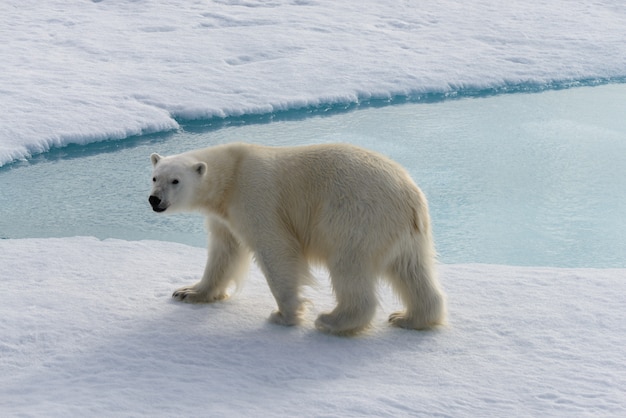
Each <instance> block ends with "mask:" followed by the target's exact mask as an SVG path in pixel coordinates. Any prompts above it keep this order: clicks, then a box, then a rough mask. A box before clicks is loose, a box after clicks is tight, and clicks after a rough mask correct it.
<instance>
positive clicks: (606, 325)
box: [0, 238, 626, 417]
mask: <svg viewBox="0 0 626 418" xmlns="http://www.w3.org/2000/svg"><path fill="white" fill-rule="evenodd" d="M204 262H205V251H204V250H202V249H198V248H194V247H188V246H184V245H182V244H174V243H164V242H157V241H140V242H129V241H119V240H105V241H99V240H97V239H95V238H63V239H24V240H0V278H1V281H0V291H1V293H2V304H1V305H0V318H1V319H0V335H2V338H1V339H0V376H1V377H0V415H2V416H19V415H24V416H150V417H154V416H215V417H223V416H259V417H260V416H283V417H286V416H338V417H350V416H355V417H362V416H377V417H381V416H388V417H399V416H468V417H469V416H624V415H625V414H626V393H625V392H624V388H625V387H626V351H624V347H625V346H626V323H625V322H624V315H623V312H624V305H625V302H626V296H625V295H626V281H625V280H624V277H626V270H623V269H622V270H618V269H614V270H612V269H603V270H591V269H590V270H587V269H553V268H527V267H526V268H523V267H506V266H494V265H443V266H440V274H441V279H442V284H443V286H444V287H445V289H446V291H447V293H448V298H449V310H450V313H449V325H448V326H447V327H444V328H441V329H439V330H437V331H429V332H418V331H407V330H402V329H397V328H392V327H390V326H389V325H388V324H387V322H386V317H387V315H388V314H389V313H391V312H392V311H393V310H396V309H398V308H399V305H398V302H397V301H396V300H395V298H394V297H393V296H392V294H391V292H390V291H389V289H387V288H385V287H382V288H381V299H382V303H381V306H380V308H379V310H378V315H377V316H376V318H375V320H374V322H373V327H372V329H371V330H369V331H368V332H366V333H365V334H363V335H361V336H359V337H356V338H340V337H333V336H328V335H325V334H321V333H319V332H317V331H316V330H314V327H313V321H314V318H315V316H316V315H317V314H318V313H319V312H321V311H325V310H328V309H330V308H331V307H332V306H333V298H332V295H331V292H330V286H329V283H328V280H327V278H326V274H325V273H324V271H323V270H320V271H318V273H317V274H316V276H317V277H318V279H319V280H318V282H319V284H318V286H317V287H315V288H313V289H310V290H309V291H307V297H309V298H310V299H311V300H312V302H313V304H312V305H311V306H309V311H308V313H307V316H306V319H305V321H304V324H303V325H302V326H299V327H291V328H284V327H280V326H277V325H273V324H270V323H269V322H267V320H266V318H267V317H268V315H269V314H270V312H271V310H272V309H274V308H275V303H274V300H273V298H272V296H271V294H270V291H269V289H268V287H267V285H266V283H265V280H264V279H263V277H262V275H261V273H260V272H259V270H258V269H257V268H256V267H253V268H252V270H251V273H250V275H249V277H248V280H247V282H246V284H245V286H244V288H243V290H242V291H240V292H239V293H237V294H235V295H233V296H232V298H231V299H230V300H227V301H224V302H220V303H215V304H210V305H197V306H194V305H188V304H184V303H178V302H174V301H172V299H171V298H170V295H171V292H172V291H173V290H174V289H176V288H177V287H180V286H183V285H186V284H190V283H192V282H194V281H195V280H196V279H197V278H198V277H199V275H200V274H201V273H202V269H203V265H204Z"/></svg>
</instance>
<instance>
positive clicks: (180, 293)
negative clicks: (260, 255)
mask: <svg viewBox="0 0 626 418" xmlns="http://www.w3.org/2000/svg"><path fill="white" fill-rule="evenodd" d="M207 226H208V227H209V230H210V232H211V236H210V239H211V243H210V250H209V255H208V259H207V264H206V267H205V268H204V274H203V276H202V279H201V280H200V281H199V282H198V283H196V284H194V285H191V286H184V287H181V288H180V289H177V290H176V291H175V292H174V294H173V295H172V297H173V298H174V299H176V300H179V301H182V302H187V303H209V302H215V301H218V300H222V299H226V298H227V297H228V294H227V293H226V291H227V289H228V286H229V285H230V284H231V283H232V282H235V283H236V284H237V285H239V283H240V282H241V280H242V279H243V278H244V277H245V274H246V272H247V270H248V266H249V264H250V253H249V251H248V250H247V249H246V248H244V247H243V246H242V245H241V243H240V242H239V241H238V240H237V238H235V236H233V234H232V233H231V232H230V230H229V229H228V227H227V226H226V225H224V224H222V223H221V222H219V221H211V222H207Z"/></svg>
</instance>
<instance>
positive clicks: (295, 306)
mask: <svg viewBox="0 0 626 418" xmlns="http://www.w3.org/2000/svg"><path fill="white" fill-rule="evenodd" d="M286 235H287V234H284V235H282V236H278V237H276V236H269V234H267V235H265V236H266V237H267V238H266V240H265V242H264V244H263V245H262V247H263V248H261V249H258V250H257V251H256V252H255V257H256V260H257V263H258V265H259V267H260V268H261V270H262V271H263V273H264V275H265V278H266V280H267V284H268V285H269V287H270V290H271V291H272V295H273V296H274V299H276V304H277V305H278V310H277V311H274V312H272V314H271V315H270V317H269V320H270V321H271V322H273V323H275V324H278V325H287V326H290V325H298V324H300V322H301V316H302V313H303V302H304V301H303V300H302V298H301V297H300V290H301V287H302V285H304V284H310V282H311V281H312V279H311V277H310V272H309V265H308V263H307V261H306V260H305V258H304V256H303V255H302V254H301V253H300V251H299V246H298V244H297V242H295V240H293V239H291V238H290V237H287V236H286Z"/></svg>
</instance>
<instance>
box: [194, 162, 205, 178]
mask: <svg viewBox="0 0 626 418" xmlns="http://www.w3.org/2000/svg"><path fill="white" fill-rule="evenodd" d="M206 170H207V165H206V163H203V162H199V163H195V164H194V165H193V171H195V172H196V173H198V174H199V175H201V176H202V175H204V173H206Z"/></svg>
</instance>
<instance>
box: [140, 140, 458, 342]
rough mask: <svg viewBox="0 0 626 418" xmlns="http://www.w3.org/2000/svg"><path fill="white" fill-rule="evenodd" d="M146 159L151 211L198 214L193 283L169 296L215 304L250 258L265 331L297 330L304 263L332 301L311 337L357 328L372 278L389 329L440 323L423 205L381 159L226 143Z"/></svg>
mask: <svg viewBox="0 0 626 418" xmlns="http://www.w3.org/2000/svg"><path fill="white" fill-rule="evenodd" d="M151 160H152V164H153V166H154V172H153V177H152V182H153V187H152V193H151V195H150V198H149V201H150V204H151V205H152V208H153V209H154V211H156V212H165V211H167V212H175V211H199V212H202V213H204V214H205V215H207V227H208V229H209V232H210V239H211V241H212V242H211V245H210V251H209V257H208V261H207V264H206V268H205V270H204V275H203V276H202V279H201V280H200V281H199V282H198V283H196V284H194V285H192V286H186V287H182V288H180V289H178V290H176V291H175V292H174V294H173V298H174V299H176V300H179V301H184V302H189V303H206V302H213V301H217V300H221V299H224V298H226V297H227V294H226V291H227V288H228V287H229V285H231V284H232V283H233V282H235V283H236V284H239V281H240V280H241V279H242V277H243V276H244V275H245V273H246V271H247V267H248V263H249V260H250V258H251V257H250V256H251V255H254V257H255V259H256V262H257V263H258V265H259V267H260V268H261V270H262V271H263V273H264V274H265V277H266V279H267V283H268V284H269V287H270V289H271V291H272V294H273V295H274V298H275V299H276V303H277V304H278V310H277V311H275V312H274V313H272V315H271V316H270V320H271V321H272V322H275V323H278V324H283V325H294V324H297V323H299V320H300V315H301V313H302V307H303V299H302V298H301V296H300V290H301V287H302V286H303V285H305V284H309V283H310V282H311V276H310V273H309V263H322V264H323V265H325V266H326V267H327V268H328V271H329V273H330V277H331V281H332V286H333V290H334V293H335V296H336V298H337V306H336V308H335V309H334V310H333V311H332V312H329V313H324V314H321V315H319V317H318V318H317V320H316V322H315V325H316V327H317V328H318V329H319V330H321V331H324V332H328V333H332V334H339V335H346V334H353V333H356V332H358V331H361V330H362V329H364V328H366V327H367V326H368V324H369V323H370V322H371V320H372V317H373V316H374V313H375V310H376V307H377V298H376V285H377V279H378V278H379V277H385V278H387V279H388V280H389V282H390V283H391V285H392V287H393V289H394V290H395V292H396V293H397V295H398V297H399V298H400V300H401V302H402V303H403V304H404V306H405V307H406V311H404V312H396V313H393V314H391V316H390V317H389V321H390V322H391V323H392V324H393V325H397V326H399V327H403V328H413V329H424V328H429V327H433V326H435V325H439V324H442V323H443V322H444V321H445V311H446V309H445V298H444V295H443V292H442V291H441V289H440V286H439V283H438V279H437V275H436V271H435V250H434V246H433V240H432V236H431V225H430V217H429V214H428V206H427V202H426V198H425V197H424V195H423V193H422V192H421V190H420V189H419V188H418V187H417V186H416V185H415V183H413V181H412V180H411V178H410V177H409V175H408V173H407V172H406V171H405V170H404V169H403V168H402V167H401V166H400V165H398V164H397V163H395V162H393V161H391V160H389V159H388V158H386V157H384V156H382V155H379V154H376V153H374V152H371V151H367V150H365V149H362V148H358V147H355V146H351V145H342V144H332V145H331V144H327V145H312V146H300V147H266V146H258V145H251V144H243V143H238V144H229V145H220V146H215V147H210V148H206V149H200V150H195V151H190V152H186V153H183V154H179V155H174V156H169V157H161V156H160V155H158V154H152V155H151Z"/></svg>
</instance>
